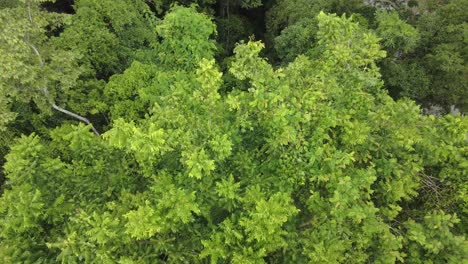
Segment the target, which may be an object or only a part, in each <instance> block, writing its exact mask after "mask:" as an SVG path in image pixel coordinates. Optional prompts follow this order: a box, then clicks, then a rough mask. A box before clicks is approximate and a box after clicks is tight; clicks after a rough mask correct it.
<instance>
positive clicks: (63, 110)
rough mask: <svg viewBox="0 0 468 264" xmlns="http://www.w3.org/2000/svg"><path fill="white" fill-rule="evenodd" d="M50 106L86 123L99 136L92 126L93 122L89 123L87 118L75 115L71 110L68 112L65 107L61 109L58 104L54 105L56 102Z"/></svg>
mask: <svg viewBox="0 0 468 264" xmlns="http://www.w3.org/2000/svg"><path fill="white" fill-rule="evenodd" d="M52 108H54V109H55V110H57V111H59V112H62V113H64V114H66V115H69V116H71V117H74V118H76V119H78V120H80V121H81V122H83V123H85V124H87V125H90V126H91V129H92V130H93V132H94V134H96V135H97V136H100V134H99V132H98V131H97V130H96V128H94V126H93V124H91V122H89V120H88V119H87V118H86V117H82V116H80V115H77V114H75V113H73V112H70V111H68V110H66V109H63V108H61V107H60V106H58V105H56V104H52Z"/></svg>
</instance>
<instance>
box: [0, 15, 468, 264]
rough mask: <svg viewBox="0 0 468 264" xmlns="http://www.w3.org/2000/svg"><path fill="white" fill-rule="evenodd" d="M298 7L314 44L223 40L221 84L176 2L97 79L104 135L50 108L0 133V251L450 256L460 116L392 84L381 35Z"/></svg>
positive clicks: (205, 28)
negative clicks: (226, 76)
mask: <svg viewBox="0 0 468 264" xmlns="http://www.w3.org/2000/svg"><path fill="white" fill-rule="evenodd" d="M314 19H315V20H316V21H317V29H316V31H317V33H316V34H314V36H313V38H314V39H315V40H316V43H315V45H314V46H313V48H312V49H310V51H309V52H310V53H309V54H308V56H298V57H297V58H295V59H294V60H293V61H292V62H291V63H289V64H286V65H285V66H284V67H280V68H274V67H273V66H272V65H271V64H270V63H269V62H268V61H267V60H266V59H264V58H262V57H261V56H260V54H261V52H262V49H263V48H264V45H263V43H261V42H255V41H249V42H248V43H242V44H239V45H237V46H236V48H235V50H234V56H233V58H231V61H232V63H231V65H230V67H229V71H230V74H231V75H232V76H233V78H236V82H232V83H230V84H239V86H233V87H229V89H226V91H225V93H226V94H221V93H220V89H221V87H224V86H223V85H226V84H224V83H223V73H222V72H220V70H219V68H218V66H217V64H216V61H215V60H214V54H215V52H214V47H215V43H214V42H213V40H212V37H213V35H214V33H215V26H214V24H213V23H212V21H211V19H210V18H209V17H207V16H206V15H203V14H198V13H197V12H195V10H194V9H193V8H184V7H179V6H175V7H174V8H173V9H172V10H171V12H169V13H168V14H166V16H165V18H164V19H163V20H161V21H160V22H158V23H157V26H156V33H157V36H158V37H159V39H157V41H155V42H154V43H152V45H151V48H150V49H146V50H145V51H144V52H142V53H140V54H139V55H138V56H140V55H141V54H146V55H147V57H139V59H140V61H139V62H138V61H134V62H133V63H132V64H131V65H130V66H129V68H128V69H126V70H125V71H124V72H123V73H122V74H117V75H114V76H112V77H111V78H110V81H109V82H108V83H107V85H106V87H105V90H104V95H105V98H104V99H102V100H106V103H107V106H106V107H108V108H107V109H109V111H110V115H111V121H112V127H111V129H110V130H108V131H107V132H105V133H104V134H103V137H102V138H100V137H96V136H94V135H93V134H91V133H90V132H89V131H88V130H89V127H87V126H84V125H79V126H71V125H62V126H60V127H58V128H56V129H54V130H51V131H50V133H49V134H48V135H44V136H37V135H35V134H31V135H30V136H23V137H22V138H21V139H19V140H18V141H17V142H16V144H15V145H14V146H13V147H12V149H11V151H10V153H9V154H8V155H7V157H6V158H7V164H6V165H5V172H6V177H7V182H6V184H5V185H4V190H3V193H2V195H1V197H0V230H1V232H0V242H1V243H0V260H1V261H3V262H4V263H55V262H58V263H60V262H62V263H162V262H166V263H239V264H241V263H242V264H243V263H398V262H408V263H431V261H432V262H434V263H435V262H454V263H462V262H463V261H465V258H466V253H467V252H466V249H467V243H466V240H465V237H464V234H465V233H466V226H467V225H466V224H465V223H466V213H467V212H466V209H465V207H464V205H465V204H466V201H467V197H468V196H467V193H466V191H467V187H466V183H465V179H466V171H467V170H466V167H467V164H466V160H467V152H466V148H467V142H466V134H465V133H466V131H467V129H468V122H467V119H466V118H463V117H460V116H455V117H454V116H446V117H440V118H435V117H433V116H423V115H421V113H420V112H421V111H420V108H419V107H418V106H417V105H416V104H415V103H414V102H412V101H410V100H408V99H404V100H400V101H394V100H393V99H392V98H390V97H389V96H388V95H387V93H386V92H385V91H384V90H383V88H382V87H383V82H382V80H381V75H380V73H379V68H378V66H377V63H376V62H377V61H379V60H381V59H382V58H384V57H385V55H386V52H385V51H383V50H381V49H380V45H379V43H381V41H382V39H380V38H379V37H377V36H376V35H375V34H374V33H372V32H370V31H368V30H365V29H364V28H363V27H361V26H360V25H358V24H357V23H355V22H353V20H352V19H351V18H348V17H346V16H344V15H343V16H341V17H339V16H337V15H326V14H325V13H323V12H320V13H318V15H317V17H316V18H314ZM311 35H313V34H312V33H311ZM155 36H156V35H155ZM288 56H289V55H288ZM290 58H292V57H290ZM434 188H435V189H434ZM431 189H432V190H435V191H431Z"/></svg>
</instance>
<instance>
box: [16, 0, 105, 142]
mask: <svg viewBox="0 0 468 264" xmlns="http://www.w3.org/2000/svg"><path fill="white" fill-rule="evenodd" d="M28 19H29V22H30V23H31V24H33V20H32V16H31V1H28ZM28 39H29V38H28ZM25 42H26V44H28V46H29V47H31V49H32V50H33V51H34V54H36V56H37V57H38V59H39V65H40V66H41V68H44V61H43V60H42V56H41V53H39V50H38V49H37V48H36V47H35V46H34V45H33V44H31V43H29V42H28V41H25ZM42 92H43V93H44V96H45V97H46V100H47V101H48V102H49V103H50V104H51V105H52V108H53V109H55V110H57V111H59V112H61V113H64V114H66V115H68V116H71V117H73V118H75V119H78V120H80V121H81V122H83V123H85V124H87V125H90V126H91V130H93V132H94V134H96V135H97V136H100V134H99V132H98V131H97V130H96V128H95V127H94V126H93V124H92V123H91V122H90V121H89V120H88V119H87V118H85V117H83V116H80V115H78V114H75V113H73V112H71V111H68V110H66V109H64V108H62V107H60V106H58V105H56V104H55V103H54V102H53V101H52V100H50V98H49V91H48V89H47V87H44V88H43V89H42Z"/></svg>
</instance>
